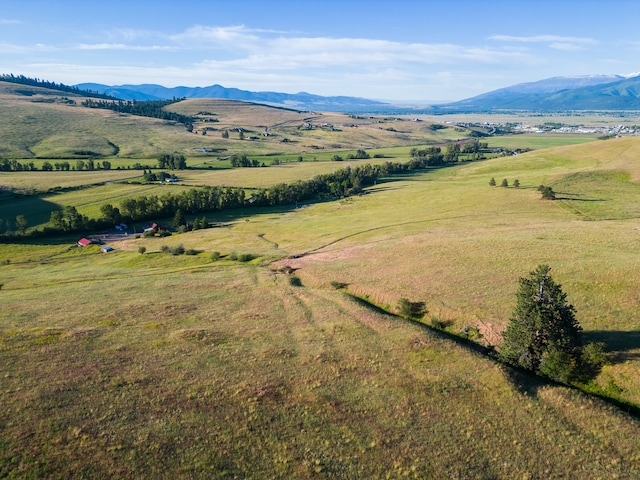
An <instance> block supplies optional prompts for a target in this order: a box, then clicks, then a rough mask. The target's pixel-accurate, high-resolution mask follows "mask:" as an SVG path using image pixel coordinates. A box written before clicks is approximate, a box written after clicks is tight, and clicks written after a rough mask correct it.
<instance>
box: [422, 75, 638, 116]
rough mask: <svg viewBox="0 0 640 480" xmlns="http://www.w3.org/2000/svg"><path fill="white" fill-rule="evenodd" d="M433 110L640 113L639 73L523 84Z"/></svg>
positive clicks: (556, 79) (558, 79) (555, 79)
mask: <svg viewBox="0 0 640 480" xmlns="http://www.w3.org/2000/svg"><path fill="white" fill-rule="evenodd" d="M433 108H434V109H435V110H438V111H441V112H442V113H444V112H488V111H495V110H534V111H549V112H553V111H563V110H640V73H634V74H629V75H589V76H577V77H554V78H548V79H545V80H540V81H537V82H529V83H520V84H518V85H513V86H511V87H506V88H501V89H499V90H494V91H492V92H488V93H484V94H482V95H478V96H476V97H473V98H468V99H466V100H461V101H459V102H453V103H448V104H444V105H437V106H434V107H433Z"/></svg>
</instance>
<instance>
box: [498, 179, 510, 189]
mask: <svg viewBox="0 0 640 480" xmlns="http://www.w3.org/2000/svg"><path fill="white" fill-rule="evenodd" d="M500 186H501V187H508V186H509V181H508V180H507V179H506V178H505V179H503V180H502V183H501V184H500Z"/></svg>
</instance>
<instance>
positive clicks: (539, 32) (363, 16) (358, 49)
mask: <svg viewBox="0 0 640 480" xmlns="http://www.w3.org/2000/svg"><path fill="white" fill-rule="evenodd" d="M0 7H1V8H0V73H7V74H8V73H13V74H14V75H26V76H28V77H34V78H39V79H43V80H48V81H54V82H57V83H64V84H67V85H75V84H79V83H85V82H91V83H102V84H106V85H123V84H141V83H154V84H160V85H164V86H167V87H174V86H179V85H182V86H189V87H196V86H201V87H203V86H208V85H213V84H219V85H222V86H225V87H234V88H240V89H245V90H252V91H276V92H284V93H298V92H308V93H313V94H317V95H325V96H334V95H346V96H355V97H364V98H369V99H376V100H385V101H392V102H396V103H398V102H399V103H402V102H425V103H432V102H445V101H454V100H461V99H465V98H469V97H472V96H475V95H479V94H481V93H486V92H488V91H492V90H496V89H499V88H503V87H507V86H510V85H514V84H518V83H523V82H531V81H537V80H541V79H544V78H549V77H555V76H575V75H597V74H628V73H632V72H638V71H640V28H638V20H639V19H640V1H637V0H606V1H595V0H566V1H563V0H554V1H551V0H537V1H529V0H511V1H505V0H490V1H489V0H486V1H482V0H473V1H472V0H438V1H431V0H386V1H379V0H351V1H350V0H340V1H338V0H323V1H318V0H300V1H290V0H282V1H279V0H271V1H266V0H262V1H255V0H241V1H239V2H232V1H229V0H224V1H219V0H180V1H174V0H154V1H144V0H141V1H137V0H127V1H123V0H113V1H110V0H102V1H95V0H64V1H57V0H20V1H16V0H2V2H0Z"/></svg>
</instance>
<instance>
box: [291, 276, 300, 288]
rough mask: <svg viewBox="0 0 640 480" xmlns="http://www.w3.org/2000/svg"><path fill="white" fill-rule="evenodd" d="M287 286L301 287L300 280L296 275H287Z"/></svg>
mask: <svg viewBox="0 0 640 480" xmlns="http://www.w3.org/2000/svg"><path fill="white" fill-rule="evenodd" d="M289 285H291V286H292V287H302V280H300V277H298V276H297V275H289Z"/></svg>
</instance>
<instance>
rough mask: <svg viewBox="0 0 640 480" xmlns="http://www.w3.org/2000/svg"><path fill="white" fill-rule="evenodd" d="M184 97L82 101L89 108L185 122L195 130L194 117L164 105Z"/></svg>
mask: <svg viewBox="0 0 640 480" xmlns="http://www.w3.org/2000/svg"><path fill="white" fill-rule="evenodd" d="M182 100H184V99H183V98H174V99H172V100H144V101H138V100H126V101H125V100H117V101H106V100H92V99H87V100H85V101H84V102H82V106H83V107H87V108H102V109H106V110H113V111H114V112H118V113H128V114H130V115H138V116H140V117H152V118H159V119H161V120H169V121H174V122H178V123H183V124H184V125H185V126H186V127H187V130H189V131H193V121H194V119H193V118H192V117H189V116H187V115H181V114H180V113H176V112H170V111H167V110H165V109H164V107H166V106H168V105H171V104H172V103H176V102H180V101H182Z"/></svg>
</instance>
